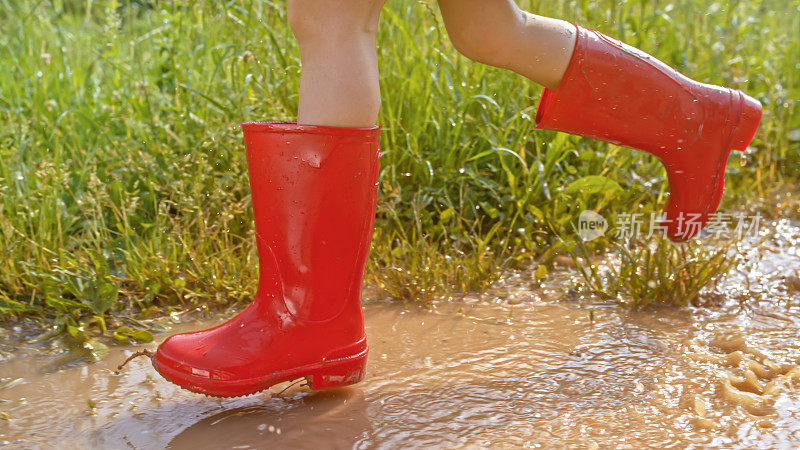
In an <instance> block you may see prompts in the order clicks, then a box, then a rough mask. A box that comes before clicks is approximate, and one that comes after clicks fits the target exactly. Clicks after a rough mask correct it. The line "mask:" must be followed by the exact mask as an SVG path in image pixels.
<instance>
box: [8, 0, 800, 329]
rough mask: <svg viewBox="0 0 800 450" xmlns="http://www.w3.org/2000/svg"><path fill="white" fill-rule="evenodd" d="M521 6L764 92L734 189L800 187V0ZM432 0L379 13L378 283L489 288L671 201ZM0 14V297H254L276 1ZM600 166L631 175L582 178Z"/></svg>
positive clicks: (754, 195)
mask: <svg viewBox="0 0 800 450" xmlns="http://www.w3.org/2000/svg"><path fill="white" fill-rule="evenodd" d="M521 3H522V4H523V6H526V7H528V8H529V9H531V10H533V11H536V12H539V13H541V14H546V15H551V16H556V17H561V18H565V19H569V20H575V21H578V22H580V23H582V24H584V25H586V26H588V27H592V28H597V29H599V30H601V31H604V32H606V33H608V34H611V35H613V36H615V37H619V38H621V39H623V40H625V41H627V42H629V43H631V44H633V45H635V46H638V47H640V48H642V49H644V50H646V51H649V52H651V53H653V54H654V55H656V56H657V57H659V58H661V59H663V60H664V61H666V62H667V63H669V64H671V65H674V66H675V67H677V68H678V69H680V70H681V71H684V72H685V73H687V74H689V75H691V76H693V77H695V78H697V79H700V80H703V81H706V82H710V83H717V84H723V85H726V86H731V87H735V88H740V89H743V90H745V91H747V92H748V93H750V94H751V95H753V96H754V97H756V98H758V99H759V100H760V101H761V102H762V103H763V104H764V105H765V116H764V119H763V122H762V126H761V128H760V130H759V133H758V135H757V137H756V140H755V142H754V144H753V147H754V153H753V154H752V155H750V157H749V159H750V164H749V165H748V166H746V167H740V166H739V164H738V159H735V160H732V161H731V164H730V167H729V171H728V173H729V180H730V181H729V190H728V195H727V197H726V203H724V204H723V208H725V209H727V210H728V211H734V210H743V208H747V209H746V210H747V211H751V210H752V208H753V206H754V205H757V204H759V202H760V197H761V196H766V195H768V194H769V192H770V187H771V186H773V185H775V184H776V183H783V185H787V183H788V186H790V188H792V186H795V185H794V184H793V183H794V177H796V174H797V173H798V169H800V144H798V142H796V141H794V142H793V141H791V140H790V137H791V135H792V133H790V131H791V130H797V129H798V128H800V108H799V107H798V99H800V67H799V66H798V61H800V33H798V32H797V30H798V29H800V1H798V0H765V1H755V0H742V1H731V2H716V1H711V0H702V1H688V0H680V1H676V2H672V3H669V2H664V1H619V0H586V1H566V0H554V1H551V2H529V1H523V2H521ZM437 14H438V13H437V12H436V6H435V3H433V2H417V1H409V0H392V1H391V2H389V5H388V6H387V9H386V11H385V13H384V17H383V20H382V24H381V27H380V31H379V33H380V35H379V41H380V49H379V58H380V65H381V85H382V89H383V105H382V112H381V118H380V123H381V124H382V125H384V127H385V131H384V133H383V135H382V137H383V141H382V148H383V159H382V172H381V192H382V194H381V199H380V206H379V209H378V217H377V225H378V226H377V228H376V232H375V237H374V246H373V251H372V255H371V262H370V266H369V273H368V277H369V279H370V280H372V281H374V282H376V283H377V284H378V285H379V286H381V287H383V288H384V289H386V290H387V291H388V292H389V293H390V294H392V295H394V296H397V297H400V298H406V299H411V300H422V301H427V300H429V299H431V298H433V297H434V296H438V295H446V294H447V293H448V292H451V291H468V290H474V289H480V288H482V287H484V286H486V284H487V283H489V282H491V281H492V280H494V279H495V278H496V276H497V275H498V273H499V271H500V270H501V269H502V268H504V267H507V266H509V265H513V264H522V263H525V262H526V261H530V260H531V259H534V258H539V257H540V256H542V255H548V253H547V252H548V250H550V249H551V248H552V246H553V244H554V242H557V239H556V235H562V236H566V237H567V239H569V236H571V235H572V234H573V230H572V224H573V223H574V222H575V219H576V217H577V214H578V213H579V212H580V211H581V210H583V209H585V208H592V209H594V210H595V211H600V212H602V213H603V214H604V215H606V217H613V216H614V214H616V213H622V212H643V213H647V212H650V211H654V210H657V209H658V208H659V205H661V204H663V200H664V195H665V190H664V189H665V183H663V180H664V175H663V170H662V169H661V167H660V166H659V164H658V163H657V162H656V161H655V160H654V159H653V158H651V157H649V156H647V155H643V154H640V153H637V152H634V151H631V150H627V149H622V148H619V147H615V146H612V145H608V144H604V143H600V142H595V141H591V140H587V139H581V138H578V137H571V136H567V135H559V134H555V133H552V132H542V131H534V130H533V123H532V117H533V115H534V112H535V106H536V101H537V99H538V97H539V93H540V89H539V88H538V87H536V86H535V85H533V84H532V83H530V82H528V81H527V80H525V79H523V78H521V77H519V76H517V75H514V74H511V73H507V72H504V71H501V70H496V69H492V68H488V67H485V66H480V65H477V64H474V63H471V62H470V61H468V60H466V59H464V58H463V57H461V56H459V55H458V54H457V53H456V52H455V50H454V49H453V48H452V46H451V45H450V43H449V41H448V40H447V37H446V33H445V30H444V28H443V26H442V25H441V20H440V19H439V18H438V17H437ZM0 28H2V29H3V30H4V32H3V33H2V35H0V60H2V61H4V68H3V70H2V71H0V124H2V127H0V316H2V317H4V318H11V317H16V316H19V315H24V314H29V315H35V316H42V317H49V318H56V320H57V321H58V323H60V324H64V325H67V324H71V325H73V326H76V325H80V324H81V323H84V322H81V321H85V320H87V318H91V317H93V316H97V317H99V318H102V317H108V315H109V314H111V315H127V314H135V315H137V316H140V317H141V316H148V315H156V314H162V313H164V312H165V311H167V310H169V309H183V308H188V307H191V306H193V305H196V304H208V305H210V306H220V305H227V304H230V303H233V302H238V301H242V300H246V299H248V298H249V297H250V296H251V295H252V293H253V292H254V291H255V285H256V281H257V280H256V270H257V256H256V253H255V248H254V246H253V245H252V242H253V239H252V237H253V229H252V225H251V223H252V220H251V212H250V210H249V197H248V195H249V188H248V184H247V176H246V166H245V160H244V155H243V148H242V144H241V135H240V132H239V130H238V126H237V125H236V123H237V122H239V121H250V120H265V119H291V118H292V117H293V114H294V111H295V108H296V104H297V94H296V93H297V87H298V82H299V72H300V63H299V58H298V52H297V48H296V44H295V43H294V40H293V39H292V37H291V32H290V30H289V29H288V27H287V25H286V20H285V5H284V2H281V1H278V2H268V1H259V0H253V1H239V0H231V1H220V2H212V1H195V2H193V1H146V0H140V1H133V0H130V1H108V0H94V1H78V0H49V1H48V0H45V1H32V0H21V1H11V0H0ZM795 133H796V131H795ZM590 175H602V176H604V177H606V178H607V179H608V180H610V181H608V180H604V182H609V183H611V182H613V183H616V184H617V185H619V186H620V187H622V189H614V190H610V191H604V192H598V193H591V190H589V192H588V193H587V190H586V189H583V190H579V189H569V186H571V185H573V183H578V184H577V185H573V186H578V185H580V184H581V183H584V184H585V183H586V180H587V179H585V178H584V177H587V176H590ZM594 180H597V179H594ZM732 199H735V200H736V201H737V203H734V202H733V201H732ZM741 201H747V204H746V205H744V206H743V205H741V204H740V202H741ZM94 321H95V323H99V322H101V321H100V320H99V319H97V318H95V319H94Z"/></svg>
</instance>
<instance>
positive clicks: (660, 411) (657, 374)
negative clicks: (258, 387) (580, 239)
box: [0, 226, 800, 448]
mask: <svg viewBox="0 0 800 450" xmlns="http://www.w3.org/2000/svg"><path fill="white" fill-rule="evenodd" d="M781 233H783V234H781ZM777 235H778V236H779V237H778V238H775V239H773V242H768V244H769V246H768V247H763V248H759V249H757V250H752V251H753V252H756V253H761V256H764V257H763V258H762V259H760V260H757V259H756V258H755V257H752V258H750V261H749V262H748V263H747V264H749V266H748V267H744V268H743V270H742V271H741V272H740V273H739V274H734V275H733V276H732V277H730V278H729V279H728V281H726V284H725V286H723V288H724V289H726V290H727V291H728V292H729V293H730V295H731V298H738V297H739V296H740V295H741V294H742V292H744V291H745V290H744V289H743V286H748V287H747V289H746V291H747V292H751V293H752V292H757V293H759V294H761V296H760V299H759V298H751V299H749V300H748V302H747V303H746V304H745V306H742V305H740V304H738V303H737V302H736V301H735V300H733V301H731V302H730V303H729V304H728V305H726V306H724V307H721V308H716V309H684V310H661V311H657V312H653V311H649V312H632V311H627V310H625V309H621V308H618V307H614V306H604V305H591V307H592V311H593V314H592V315H591V316H590V315H589V313H588V310H587V308H588V306H582V305H580V304H579V303H577V302H564V301H559V300H558V299H557V298H556V297H555V296H554V295H553V294H554V293H558V292H559V290H561V289H563V288H561V287H560V285H557V284H556V285H554V286H553V287H551V288H545V289H539V290H533V291H531V290H530V289H531V288H530V283H529V282H528V281H527V280H529V279H530V275H529V274H525V273H521V274H516V275H513V276H511V277H509V278H508V279H506V280H505V281H504V282H503V285H502V287H501V288H499V289H497V290H496V291H495V292H494V294H496V295H495V296H494V297H493V296H492V295H487V296H483V297H484V299H483V300H481V299H479V298H477V297H475V298H473V299H472V300H465V301H464V302H461V303H457V304H451V303H442V304H438V305H436V307H435V308H434V309H432V310H424V309H421V308H417V307H406V306H404V305H400V304H394V303H380V302H375V303H370V304H369V305H368V306H367V308H366V316H367V324H368V330H367V332H368V337H369V341H370V347H371V353H370V363H369V367H368V372H367V378H366V380H365V381H364V382H363V383H360V384H359V385H357V386H355V387H351V388H347V389H340V390H335V391H330V392H320V393H309V392H306V391H304V390H301V389H297V388H292V389H289V390H288V391H287V392H286V393H284V394H283V395H281V396H270V395H269V394H261V395H255V396H251V397H245V398H238V399H212V398H208V397H204V396H200V395H196V394H193V393H190V392H188V391H184V390H181V389H179V388H177V387H176V386H174V385H172V384H170V383H168V382H165V381H164V380H162V379H161V378H160V377H158V376H157V375H156V374H155V372H154V371H153V369H152V368H151V367H150V365H149V362H148V361H146V360H145V359H138V360H134V361H133V362H132V363H131V364H130V365H129V366H128V368H127V370H126V371H125V372H124V373H123V374H122V375H119V376H115V375H113V373H112V371H111V369H113V367H114V365H115V364H117V363H118V362H119V361H120V360H121V359H124V352H130V351H131V348H129V347H125V346H120V347H116V348H114V349H112V353H111V355H110V356H109V357H108V358H107V359H106V360H105V361H102V362H100V363H96V364H85V363H84V362H81V361H74V357H73V356H72V355H71V354H64V355H60V356H52V355H49V354H48V353H47V352H46V351H45V350H44V349H43V348H41V347H37V346H29V347H25V348H23V349H21V350H18V351H15V352H11V353H9V354H8V355H7V356H6V358H5V359H4V361H3V362H2V363H0V377H3V378H4V380H3V381H2V384H0V399H3V401H2V403H0V411H3V412H6V413H7V414H8V416H9V420H7V421H2V422H0V435H1V436H0V441H3V442H4V443H6V444H9V445H14V446H45V445H52V444H53V443H58V444H59V445H61V446H66V447H87V446H88V447H92V448H124V447H128V448H209V447H219V446H221V445H222V446H225V447H230V448H233V447H236V448H249V447H252V448H264V447H278V448H293V447H323V446H324V447H334V448H367V447H369V448H372V447H383V448H394V447H397V446H400V445H403V446H426V445H438V446H442V445H444V446H448V447H459V446H469V447H475V446H478V447H480V446H486V447H488V446H546V447H552V446H557V447H562V446H579V447H583V446H591V445H593V443H596V444H598V445H599V446H601V447H603V446H609V447H617V446H629V447H642V446H652V447H666V446H680V447H684V446H687V445H698V446H725V447H732V446H741V447H753V446H755V445H756V444H758V445H761V446H764V445H766V446H796V445H800V368H797V364H798V363H799V362H800V342H798V339H797V336H798V334H800V305H798V303H800V302H798V300H800V296H799V295H798V293H796V292H791V291H789V290H787V289H785V283H784V281H783V280H784V276H785V275H786V274H793V272H794V271H796V270H798V269H800V258H798V254H797V248H796V247H792V246H789V245H785V244H786V243H787V242H796V239H797V238H798V236H800V233H798V229H797V228H792V227H788V226H787V227H784V228H783V231H781V229H780V228H779V231H778V233H777ZM781 236H782V237H781ZM792 240H794V241H792ZM747 251H750V250H747ZM751 256H752V255H751ZM743 274H747V277H750V278H749V279H745V278H744V277H745V275H743ZM490 294H491V293H490ZM505 298H513V301H511V300H509V301H505V300H504V299H505ZM208 325H210V323H193V324H189V325H179V326H177V327H176V329H175V330H174V331H184V330H187V329H190V328H192V329H195V328H202V327H206V326H208ZM793 371H794V372H793ZM792 374H797V379H796V380H795V379H793V378H792V377H793V375H792ZM18 379H19V380H18ZM15 380H16V381H15ZM277 390H278V389H276V390H275V391H276V392H277ZM742 395H743V396H744V397H742ZM751 401H752V402H755V403H753V404H752V405H751V404H750V403H749V402H751ZM753 405H755V406H753Z"/></svg>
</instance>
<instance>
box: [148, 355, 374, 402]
mask: <svg viewBox="0 0 800 450" xmlns="http://www.w3.org/2000/svg"><path fill="white" fill-rule="evenodd" d="M367 352H368V350H367V349H364V350H363V351H361V352H359V353H357V354H355V355H352V356H346V357H342V358H336V359H331V360H327V361H321V362H318V363H314V364H308V365H305V366H300V367H296V368H293V369H289V370H284V371H281V372H275V373H271V374H269V375H265V376H263V377H258V378H250V379H244V380H211V379H209V378H205V377H200V376H197V375H192V374H187V373H185V372H183V371H179V370H175V369H171V368H169V367H166V366H160V365H159V364H158V362H157V361H156V359H155V358H153V367H154V368H155V369H156V371H157V372H158V373H159V374H161V376H163V377H164V378H166V379H167V380H169V381H171V382H172V383H174V384H177V385H178V386H180V387H182V388H184V389H187V390H189V391H192V392H196V393H198V394H205V395H208V396H211V397H225V398H230V397H243V396H246V395H252V394H257V393H259V392H262V391H265V390H267V389H269V388H270V387H272V386H274V385H276V384H278V383H283V382H285V381H290V380H296V379H298V378H306V380H308V384H309V386H310V387H311V389H313V390H315V391H320V390H324V389H332V388H337V387H342V386H348V385H351V384H355V383H358V382H359V381H361V380H362V379H364V375H365V374H366V369H367Z"/></svg>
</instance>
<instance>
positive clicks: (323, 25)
mask: <svg viewBox="0 0 800 450" xmlns="http://www.w3.org/2000/svg"><path fill="white" fill-rule="evenodd" d="M384 2H385V0H289V5H288V15H289V24H290V26H291V28H292V32H293V33H294V35H295V37H296V38H297V41H298V43H299V45H300V60H301V63H302V71H301V75H300V105H299V108H298V109H299V111H298V114H297V121H298V122H299V123H305V124H314V125H328V126H339V127H367V126H372V125H374V124H375V122H376V120H377V118H378V108H379V106H380V88H379V86H378V58H377V53H376V46H375V35H376V33H377V28H378V19H379V17H380V11H381V7H382V6H383V3H384Z"/></svg>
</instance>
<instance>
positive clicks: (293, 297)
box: [242, 122, 380, 321]
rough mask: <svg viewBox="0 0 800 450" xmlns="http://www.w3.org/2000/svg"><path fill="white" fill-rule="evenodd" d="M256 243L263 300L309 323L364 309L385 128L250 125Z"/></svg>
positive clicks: (247, 131) (247, 135)
mask: <svg viewBox="0 0 800 450" xmlns="http://www.w3.org/2000/svg"><path fill="white" fill-rule="evenodd" d="M242 130H243V131H244V141H245V149H246V152H247V164H248V171H249V175H250V188H251V192H252V201H253V212H254V216H255V225H256V236H257V241H258V251H259V262H260V282H259V293H258V294H257V301H279V300H281V299H282V300H283V301H284V302H285V305H286V309H287V310H288V311H289V312H290V313H291V314H292V315H293V316H294V317H295V318H296V319H300V320H305V321H326V320H331V319H334V318H336V317H337V316H338V315H339V314H340V313H341V312H342V311H343V310H344V309H345V308H346V307H347V306H348V305H350V307H352V308H358V309H359V317H360V309H361V284H362V281H363V275H364V268H365V265H366V261H367V255H368V253H369V246H370V241H371V237H372V225H373V220H374V215H375V198H376V193H377V176H378V165H379V157H380V151H379V150H378V139H379V127H373V128H363V129H360V128H335V127H319V126H311V125H297V124H294V123H273V122H264V123H244V124H242Z"/></svg>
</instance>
